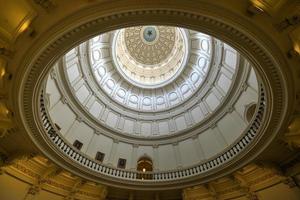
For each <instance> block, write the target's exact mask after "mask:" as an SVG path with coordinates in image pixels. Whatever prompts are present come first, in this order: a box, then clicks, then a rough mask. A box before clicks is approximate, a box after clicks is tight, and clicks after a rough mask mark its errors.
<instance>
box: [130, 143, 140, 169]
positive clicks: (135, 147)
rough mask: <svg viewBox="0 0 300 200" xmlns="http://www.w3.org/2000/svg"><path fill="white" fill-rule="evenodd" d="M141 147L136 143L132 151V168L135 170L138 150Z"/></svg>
mask: <svg viewBox="0 0 300 200" xmlns="http://www.w3.org/2000/svg"><path fill="white" fill-rule="evenodd" d="M138 148H139V145H137V144H134V145H132V152H131V166H130V169H131V170H135V169H136V167H137V150H138Z"/></svg>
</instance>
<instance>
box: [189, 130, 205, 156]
mask: <svg viewBox="0 0 300 200" xmlns="http://www.w3.org/2000/svg"><path fill="white" fill-rule="evenodd" d="M192 139H193V144H194V148H195V149H196V153H197V155H198V158H199V160H204V159H205V155H204V151H203V149H202V147H201V144H200V142H199V138H198V135H195V136H193V137H192Z"/></svg>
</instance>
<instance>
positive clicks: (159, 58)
mask: <svg viewBox="0 0 300 200" xmlns="http://www.w3.org/2000/svg"><path fill="white" fill-rule="evenodd" d="M114 35H115V36H114V39H113V44H112V49H111V50H112V55H113V60H114V64H115V65H116V67H117V69H118V71H119V73H120V74H121V75H122V76H124V77H125V79H126V80H127V81H128V82H129V83H131V84H133V85H136V86H137V87H141V88H148V89H154V88H158V87H163V86H165V85H167V84H169V83H171V82H172V81H173V80H175V79H176V78H177V77H178V76H179V75H180V73H181V72H182V70H183V68H184V66H185V65H186V63H187V60H188V58H187V57H188V54H189V51H190V47H189V33H188V31H185V30H184V29H181V28H175V27H169V26H138V27H129V28H125V29H122V30H118V31H116V32H115V33H114ZM207 45H209V44H208V43H207ZM207 48H209V46H207ZM209 51H210V49H207V52H208V53H209Z"/></svg>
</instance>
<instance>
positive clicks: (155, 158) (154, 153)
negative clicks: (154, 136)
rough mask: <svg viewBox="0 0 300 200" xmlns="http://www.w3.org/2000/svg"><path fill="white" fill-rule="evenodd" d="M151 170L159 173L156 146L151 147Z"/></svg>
mask: <svg viewBox="0 0 300 200" xmlns="http://www.w3.org/2000/svg"><path fill="white" fill-rule="evenodd" d="M152 148H153V170H154V171H159V157H158V145H153V146H152Z"/></svg>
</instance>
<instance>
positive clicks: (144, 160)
mask: <svg viewBox="0 0 300 200" xmlns="http://www.w3.org/2000/svg"><path fill="white" fill-rule="evenodd" d="M136 169H137V171H139V172H142V173H140V174H138V178H139V179H152V175H151V174H147V172H152V171H153V162H152V159H151V158H149V157H148V156H143V157H141V158H140V159H139V160H138V161H137V167H136Z"/></svg>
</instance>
